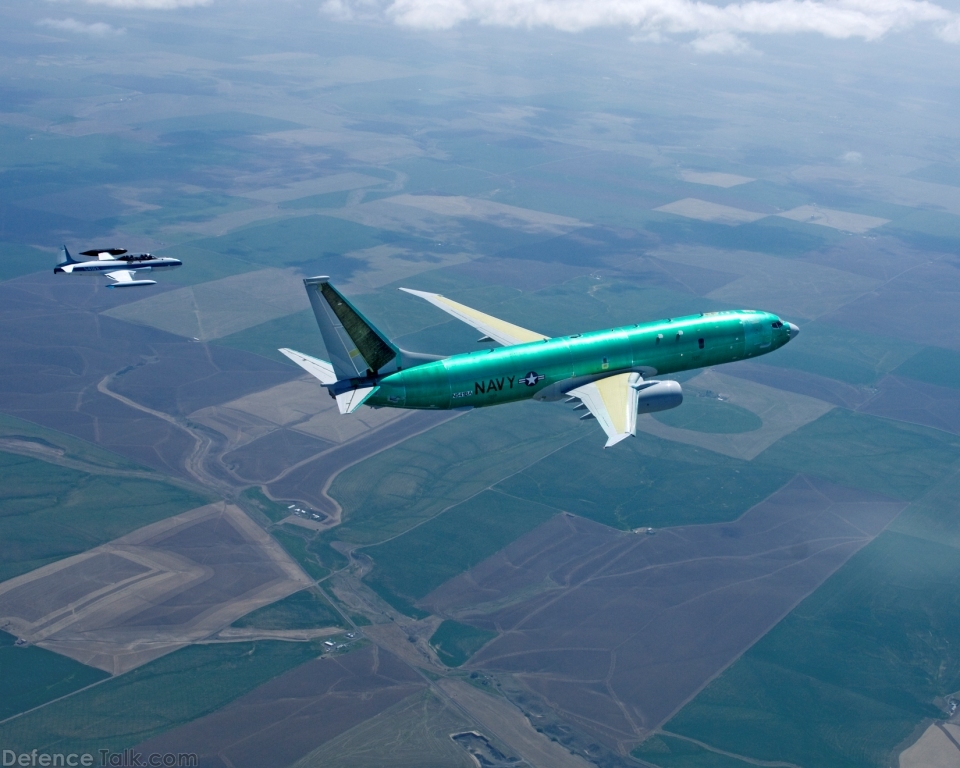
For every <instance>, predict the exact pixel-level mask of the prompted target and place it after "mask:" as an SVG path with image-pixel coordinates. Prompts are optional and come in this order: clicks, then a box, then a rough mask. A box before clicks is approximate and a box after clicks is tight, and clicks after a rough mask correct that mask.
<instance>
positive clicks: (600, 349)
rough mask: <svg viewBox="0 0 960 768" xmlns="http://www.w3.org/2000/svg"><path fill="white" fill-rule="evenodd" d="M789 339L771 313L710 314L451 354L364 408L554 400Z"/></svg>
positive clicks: (729, 358) (394, 380)
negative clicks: (599, 383)
mask: <svg viewBox="0 0 960 768" xmlns="http://www.w3.org/2000/svg"><path fill="white" fill-rule="evenodd" d="M700 340H702V341H703V345H702V347H701V344H700ZM789 340H790V331H789V329H788V327H787V326H786V325H783V324H782V323H781V322H780V318H778V317H777V316H776V315H772V314H770V313H769V312H759V311H755V310H735V311H726V312H709V313H706V314H701V315H690V316H689V317H679V318H672V319H669V320H658V321H656V322H652V323H640V324H638V325H630V326H625V327H623V328H612V329H609V330H606V331H595V332H592V333H584V334H577V335H574V336H563V337H559V338H555V339H547V340H546V341H537V342H532V343H529V344H517V345H515V346H510V347H499V348H496V349H485V350H479V351H476V352H467V353H465V354H460V355H454V356H452V357H448V358H446V359H444V360H439V361H437V362H431V363H426V364H424V365H418V366H416V367H415V368H408V369H406V370H402V371H398V372H396V373H393V374H390V375H388V376H385V377H384V378H382V379H381V380H380V381H379V382H378V384H379V388H378V389H377V390H376V391H374V392H373V394H372V395H371V396H370V398H369V399H368V400H367V401H366V404H367V405H371V406H375V407H376V406H380V407H387V408H418V409H430V410H448V409H452V408H470V407H472V408H479V407H483V406H488V405H500V404H501V403H510V402H515V401H518V400H529V399H532V398H535V399H539V400H554V399H559V398H561V397H563V395H564V393H565V392H566V391H567V390H569V389H572V388H574V387H576V386H579V385H580V384H585V383H587V382H589V381H595V380H597V379H601V378H604V377H606V376H611V375H613V374H616V373H624V372H629V371H636V372H638V373H640V374H641V375H642V376H643V377H644V378H647V379H648V378H650V377H651V376H654V375H663V374H671V373H678V372H680V371H687V370H690V369H692V368H703V367H706V366H712V365H720V364H721V363H732V362H734V361H735V360H745V359H750V358H753V357H759V356H760V355H764V354H767V353H768V352H772V351H773V350H775V349H779V348H780V347H782V346H783V345H784V344H786V343H787V342H788V341H789ZM530 374H533V375H532V376H529V375H530ZM537 377H542V378H537ZM534 379H537V380H536V381H535V380H534Z"/></svg>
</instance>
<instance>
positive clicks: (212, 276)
mask: <svg viewBox="0 0 960 768" xmlns="http://www.w3.org/2000/svg"><path fill="white" fill-rule="evenodd" d="M156 255H157V256H165V257H170V258H174V259H180V260H181V261H182V262H183V266H182V267H178V268H177V269H173V270H170V271H169V272H164V273H163V280H164V282H169V283H176V284H178V285H197V284H198V283H205V282H207V281H208V280H220V279H221V278H224V277H230V276H231V275H239V274H242V273H243V272H252V271H253V270H256V269H262V266H261V265H260V264H253V263H251V262H249V261H245V260H243V259H238V258H235V257H233V256H225V255H224V254H222V253H216V252H214V251H208V250H205V249H203V248H194V247H193V246H192V245H189V244H186V245H173V246H169V247H167V248H164V249H163V250H161V251H157V252H156Z"/></svg>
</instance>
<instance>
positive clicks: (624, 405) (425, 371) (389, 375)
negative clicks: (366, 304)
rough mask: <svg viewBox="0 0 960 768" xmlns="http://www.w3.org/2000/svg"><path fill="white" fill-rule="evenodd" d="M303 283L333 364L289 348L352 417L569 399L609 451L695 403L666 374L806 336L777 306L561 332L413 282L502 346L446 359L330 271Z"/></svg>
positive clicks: (741, 356)
mask: <svg viewBox="0 0 960 768" xmlns="http://www.w3.org/2000/svg"><path fill="white" fill-rule="evenodd" d="M303 283H304V285H305V286H306V289H307V295H308V296H309V297H310V304H311V306H312V307H313V312H314V314H315V315H316V318H317V324H318V325H319V326H320V334H321V335H322V336H323V341H324V344H325V345H326V348H327V354H328V355H329V356H330V361H329V362H327V361H326V360H320V359H318V358H315V357H311V356H309V355H305V354H303V353H302V352H297V351H295V350H292V349H281V350H280V352H282V353H283V354H284V355H286V356H287V357H289V358H290V359H291V360H293V362H295V363H296V364H297V365H299V366H300V367H301V368H303V369H304V370H306V371H307V372H308V373H310V374H312V375H313V376H315V377H316V378H318V379H319V380H320V383H321V384H322V385H323V386H324V387H325V388H326V389H327V391H328V392H329V393H330V395H331V397H334V398H336V401H337V405H338V406H339V408H340V412H341V413H353V412H354V411H355V410H357V408H359V407H360V406H361V405H368V406H372V407H374V408H419V409H427V410H449V409H454V408H474V407H480V406H487V405H499V404H500V403H510V402H515V401H517V400H528V399H533V400H540V401H548V400H561V399H566V400H567V402H576V403H577V406H576V408H586V409H587V411H588V413H587V414H584V416H582V417H581V418H595V419H596V420H597V421H598V422H600V426H601V427H603V430H604V432H606V434H607V443H606V447H609V446H611V445H614V444H616V443H618V442H620V441H621V440H623V439H624V438H626V437H629V436H630V435H635V434H636V430H637V414H638V413H653V412H654V411H664V410H667V409H668V408H676V407H677V406H678V405H680V404H681V403H682V402H683V390H682V388H681V387H680V384H679V383H678V382H676V381H670V380H657V379H655V378H653V377H654V376H658V375H663V374H671V373H677V372H679V371H686V370H690V369H692V368H702V367H704V366H710V365H719V364H721V363H730V362H733V361H734V360H745V359H750V358H753V357H757V356H759V355H765V354H767V353H768V352H772V351H773V350H775V349H778V348H779V347H782V346H783V345H784V344H786V343H787V342H788V341H790V339H792V338H794V337H795V336H796V335H797V334H798V333H799V332H800V329H799V328H797V326H795V325H793V323H784V322H783V321H781V320H780V318H779V317H777V316H776V315H772V314H770V313H769V312H761V311H758V310H753V309H740V310H730V311H725V312H704V313H701V314H699V315H690V316H687V317H675V318H670V319H667V320H657V321H654V322H648V323H639V324H637V325H628V326H624V327H622V328H612V329H610V330H605V331H594V332H591V333H576V334H573V335H572V336H563V337H560V338H553V339H551V338H548V337H547V336H544V335H543V334H541V333H537V332H535V331H529V330H527V329H526V328H521V327H520V326H517V325H513V324H511V323H508V322H505V321H503V320H499V319H497V318H496V317H491V316H490V315H486V314H484V313H483V312H479V311H477V310H475V309H471V308H470V307H467V306H464V305H463V304H458V303H457V302H455V301H451V300H450V299H448V298H446V297H444V296H441V295H439V294H436V293H426V292H424V291H414V290H410V289H409V288H401V289H400V290H402V291H406V292H407V293H411V294H413V295H414V296H419V297H420V298H422V299H425V300H426V301H429V302H430V303H431V304H433V305H434V306H436V307H438V308H439V309H442V310H443V311H444V312H447V313H448V314H451V315H453V316H454V317H456V318H457V319H458V320H462V321H463V322H465V323H467V324H468V325H472V326H473V327H474V328H476V329H477V330H478V331H480V332H481V333H483V334H484V336H483V338H481V339H480V341H481V342H488V341H489V342H497V343H498V344H500V345H502V346H501V347H500V348H498V349H493V348H488V349H483V350H478V351H474V352H466V353H463V354H459V355H453V356H451V357H445V358H444V357H438V356H436V355H424V354H419V353H415V352H407V351H406V350H403V349H401V348H400V347H398V346H396V345H395V344H394V343H393V342H391V341H390V340H389V339H388V338H387V337H386V336H385V335H384V334H383V333H381V332H380V331H379V330H377V328H376V327H374V326H373V324H371V323H370V322H369V321H368V320H367V319H366V318H365V317H364V316H363V315H362V314H361V313H360V312H359V311H358V310H357V309H356V308H355V307H354V306H353V305H352V304H351V303H350V302H349V301H348V300H347V299H346V298H345V297H344V296H343V295H342V294H341V293H340V292H339V291H338V290H337V289H336V288H334V287H333V286H332V285H331V284H330V282H329V278H328V277H310V278H307V279H306V280H304V281H303Z"/></svg>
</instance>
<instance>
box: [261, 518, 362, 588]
mask: <svg viewBox="0 0 960 768" xmlns="http://www.w3.org/2000/svg"><path fill="white" fill-rule="evenodd" d="M270 533H271V534H273V537H274V538H275V539H276V540H277V541H279V542H280V544H281V545H282V546H283V548H284V549H285V550H287V552H288V553H289V554H290V556H291V557H292V558H293V559H294V560H296V561H297V562H298V563H300V567H301V568H303V570H305V571H306V572H307V573H308V574H310V576H311V577H312V578H314V579H324V578H326V577H327V576H329V575H330V574H331V573H332V572H333V571H335V570H337V569H338V568H343V567H344V566H346V565H347V558H346V557H344V556H343V555H342V554H340V553H339V552H337V550H335V549H334V548H333V547H331V546H330V542H329V540H328V538H327V537H324V536H322V535H320V534H318V533H315V532H313V531H309V530H307V529H306V528H300V527H298V526H295V525H281V526H279V527H277V528H272V529H271V530H270Z"/></svg>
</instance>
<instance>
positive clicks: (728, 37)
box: [690, 32, 753, 53]
mask: <svg viewBox="0 0 960 768" xmlns="http://www.w3.org/2000/svg"><path fill="white" fill-rule="evenodd" d="M690 47H691V48H693V50H695V51H696V52H697V53H747V52H748V51H752V50H753V49H752V48H751V47H750V43H748V42H747V41H746V40H744V39H743V38H742V37H737V36H736V35H732V34H730V33H729V32H711V33H710V34H709V35H704V36H703V37H698V38H697V39H696V40H694V41H693V42H692V43H690Z"/></svg>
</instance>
